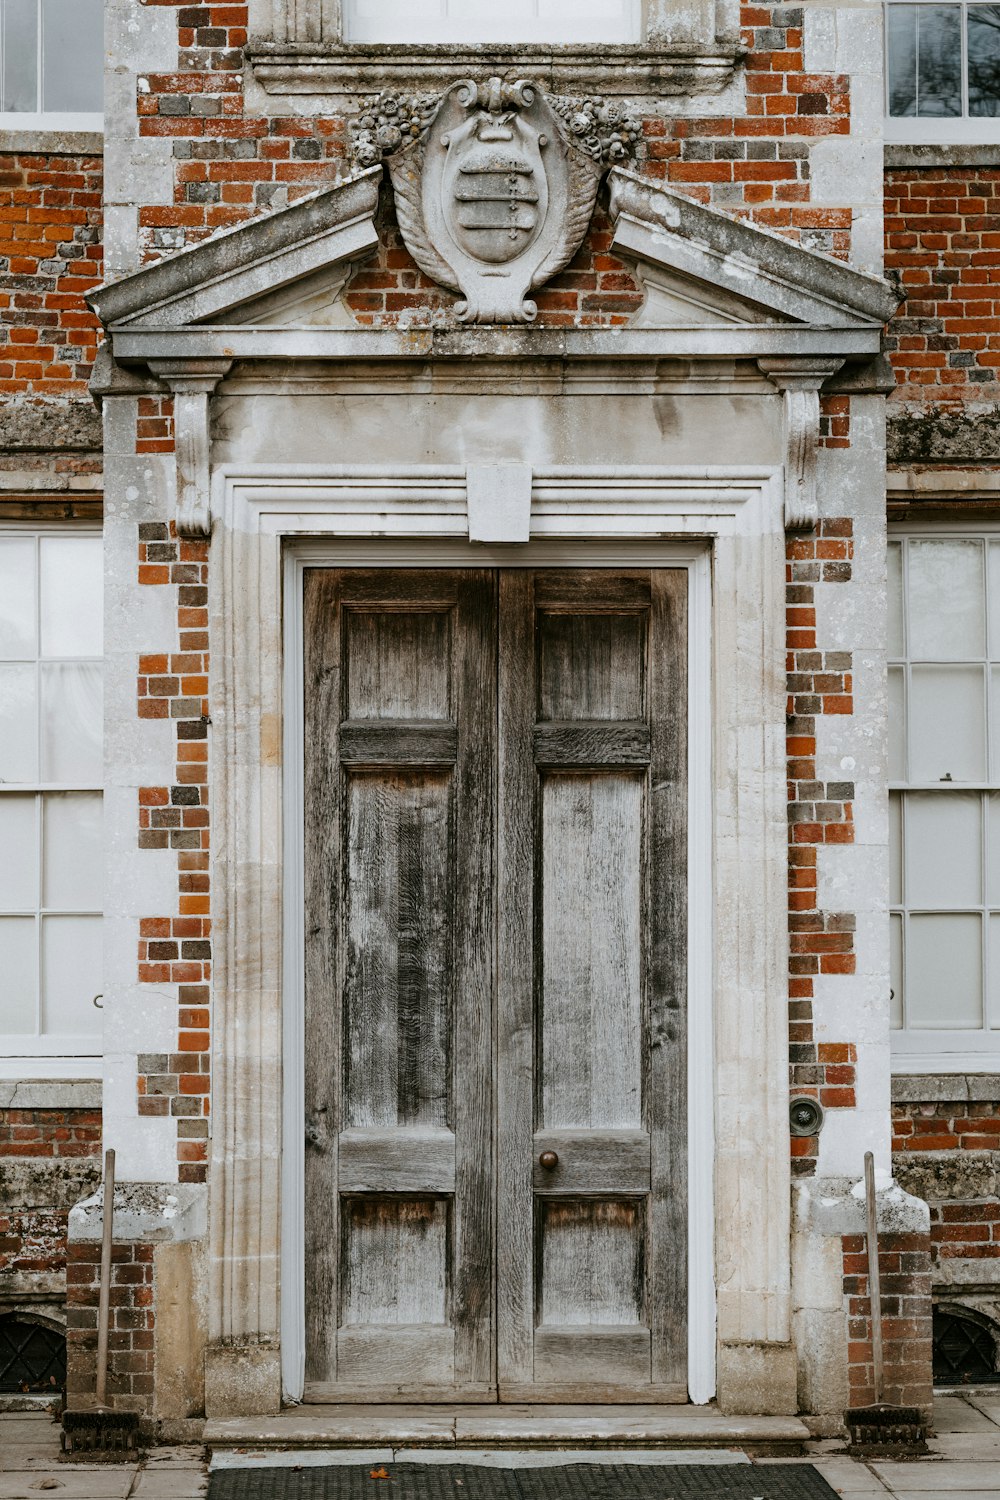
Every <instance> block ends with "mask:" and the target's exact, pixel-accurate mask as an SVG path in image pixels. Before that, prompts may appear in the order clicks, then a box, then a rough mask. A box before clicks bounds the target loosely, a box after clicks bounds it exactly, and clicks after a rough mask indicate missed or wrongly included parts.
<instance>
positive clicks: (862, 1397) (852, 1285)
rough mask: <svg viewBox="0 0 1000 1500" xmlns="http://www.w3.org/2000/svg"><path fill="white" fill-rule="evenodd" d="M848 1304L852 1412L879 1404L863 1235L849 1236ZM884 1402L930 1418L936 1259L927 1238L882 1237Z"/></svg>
mask: <svg viewBox="0 0 1000 1500" xmlns="http://www.w3.org/2000/svg"><path fill="white" fill-rule="evenodd" d="M843 1256H844V1299H845V1303H846V1307H847V1318H848V1325H847V1332H848V1381H849V1387H850V1404H851V1406H852V1407H858V1406H870V1405H871V1404H872V1403H873V1402H874V1400H875V1372H874V1365H873V1362H872V1325H871V1301H870V1298H869V1291H868V1258H867V1254H866V1251H865V1236H864V1235H863V1234H853V1235H844V1237H843ZM878 1268H879V1280H880V1282H881V1306H882V1348H883V1359H884V1364H885V1384H886V1388H885V1392H884V1397H883V1399H884V1400H886V1401H888V1402H891V1403H893V1404H896V1405H900V1406H917V1407H920V1408H921V1409H922V1410H924V1411H925V1412H926V1413H927V1414H928V1416H929V1415H930V1408H931V1402H932V1396H933V1392H932V1388H931V1257H930V1247H929V1245H928V1242H927V1236H926V1235H925V1234H881V1235H880V1236H879V1256H878Z"/></svg>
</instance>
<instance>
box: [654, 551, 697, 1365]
mask: <svg viewBox="0 0 1000 1500" xmlns="http://www.w3.org/2000/svg"><path fill="white" fill-rule="evenodd" d="M687 608H688V606H687V573H686V572H684V571H683V570H682V569H679V568H678V569H663V570H662V571H658V572H656V573H654V574H653V600H652V640H653V644H654V649H653V651H652V652H651V653H650V673H649V698H650V713H651V717H652V723H653V726H654V736H653V745H654V749H653V759H652V764H651V766H650V787H651V792H650V818H649V844H650V850H649V872H650V873H649V896H648V900H649V958H648V964H649V973H648V992H649V1038H650V1041H649V1078H648V1084H647V1100H648V1109H647V1120H648V1125H649V1132H650V1136H651V1138H652V1181H651V1188H652V1191H651V1194H650V1200H649V1202H650V1238H651V1243H652V1246H653V1253H652V1254H651V1255H650V1261H649V1315H650V1328H651V1330H652V1335H653V1344H652V1351H653V1379H654V1381H658V1382H662V1383H663V1384H665V1385H669V1384H672V1383H673V1382H676V1381H681V1380H683V1379H684V1378H685V1374H686V1371H687V1282H688V1254H687V1243H688V1242H687V1216H688V1199H687V1175H688V1174H687V1149H688V1131H687V923H688V899H687V863H688V862H687V803H688V790H687V779H688V769H687V743H688V741H687V698H688V688H687V634H688V614H687Z"/></svg>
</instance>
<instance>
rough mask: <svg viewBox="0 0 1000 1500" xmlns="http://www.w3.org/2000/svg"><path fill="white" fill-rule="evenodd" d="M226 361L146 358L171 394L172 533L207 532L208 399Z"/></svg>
mask: <svg viewBox="0 0 1000 1500" xmlns="http://www.w3.org/2000/svg"><path fill="white" fill-rule="evenodd" d="M231 364H232V360H230V359H186V360H150V362H149V368H150V370H151V371H152V373H153V374H154V375H156V376H158V377H159V379H161V380H163V381H165V382H166V384H167V385H168V386H169V387H170V389H171V390H172V391H173V393H174V457H175V462H176V466H177V534H178V535H179V536H184V537H190V538H192V539H196V540H197V539H199V538H201V539H203V538H205V537H209V536H211V534H212V506H211V474H210V461H209V460H210V443H209V426H208V399H209V397H210V396H211V394H212V392H213V391H214V390H215V387H216V386H217V385H218V383H219V381H220V380H221V379H222V378H223V376H224V375H226V374H227V373H228V371H229V367H230V365H231Z"/></svg>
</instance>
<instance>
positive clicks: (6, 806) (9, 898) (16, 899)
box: [0, 793, 38, 959]
mask: <svg viewBox="0 0 1000 1500" xmlns="http://www.w3.org/2000/svg"><path fill="white" fill-rule="evenodd" d="M37 905H38V844H37V838H36V830H35V799H34V797H32V796H30V795H29V796H23V795H21V794H20V793H11V794H3V795H0V911H34V910H35V908H36V906H37ZM0 959H2V955H0Z"/></svg>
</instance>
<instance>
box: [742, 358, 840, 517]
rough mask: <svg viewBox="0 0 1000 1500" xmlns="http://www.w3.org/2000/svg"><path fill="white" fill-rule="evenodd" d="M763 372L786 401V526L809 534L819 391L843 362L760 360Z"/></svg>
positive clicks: (814, 503) (813, 511) (815, 505)
mask: <svg viewBox="0 0 1000 1500" xmlns="http://www.w3.org/2000/svg"><path fill="white" fill-rule="evenodd" d="M757 364H758V366H759V368H760V369H761V370H762V371H763V373H764V374H765V375H766V376H767V378H768V380H770V381H771V383H772V385H776V386H777V388H778V390H779V391H781V392H782V394H783V395H784V398H785V526H786V528H787V529H788V530H789V531H807V530H809V529H810V528H811V527H812V526H814V525H815V524H816V521H817V518H818V515H819V507H818V502H817V497H816V447H817V444H818V442H819V392H820V387H821V386H822V385H823V383H824V381H827V380H829V378H830V376H831V375H835V374H836V373H837V371H838V370H839V369H840V367H841V365H842V364H843V360H842V359H812V358H810V359H805V360H800V359H758V361H757Z"/></svg>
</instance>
